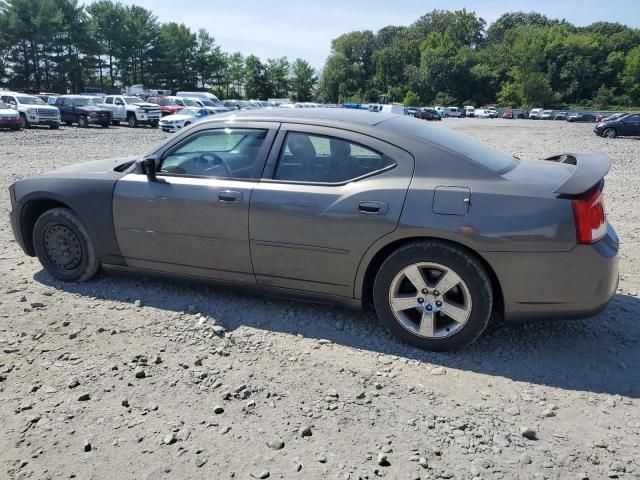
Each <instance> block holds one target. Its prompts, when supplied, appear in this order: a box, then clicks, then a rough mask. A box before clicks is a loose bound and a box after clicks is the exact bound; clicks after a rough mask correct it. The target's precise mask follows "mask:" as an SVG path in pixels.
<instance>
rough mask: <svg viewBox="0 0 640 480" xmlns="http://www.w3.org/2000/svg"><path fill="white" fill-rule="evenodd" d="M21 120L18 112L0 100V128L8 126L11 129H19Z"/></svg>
mask: <svg viewBox="0 0 640 480" xmlns="http://www.w3.org/2000/svg"><path fill="white" fill-rule="evenodd" d="M21 127H22V122H21V121H20V114H19V113H18V112H16V111H15V110H13V109H11V108H9V105H8V104H6V103H4V102H3V101H2V100H0V128H10V129H11V130H20V128H21Z"/></svg>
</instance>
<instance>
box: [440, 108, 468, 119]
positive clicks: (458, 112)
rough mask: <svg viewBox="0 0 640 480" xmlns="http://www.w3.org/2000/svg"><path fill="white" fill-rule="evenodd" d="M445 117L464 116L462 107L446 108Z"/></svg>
mask: <svg viewBox="0 0 640 480" xmlns="http://www.w3.org/2000/svg"><path fill="white" fill-rule="evenodd" d="M444 116H445V117H462V116H463V115H462V109H460V108H458V107H447V108H445V109H444Z"/></svg>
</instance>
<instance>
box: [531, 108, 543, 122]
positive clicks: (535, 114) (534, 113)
mask: <svg viewBox="0 0 640 480" xmlns="http://www.w3.org/2000/svg"><path fill="white" fill-rule="evenodd" d="M543 110H544V109H543V108H532V109H531V111H530V112H529V118H530V119H531V120H540V116H541V115H542V111H543Z"/></svg>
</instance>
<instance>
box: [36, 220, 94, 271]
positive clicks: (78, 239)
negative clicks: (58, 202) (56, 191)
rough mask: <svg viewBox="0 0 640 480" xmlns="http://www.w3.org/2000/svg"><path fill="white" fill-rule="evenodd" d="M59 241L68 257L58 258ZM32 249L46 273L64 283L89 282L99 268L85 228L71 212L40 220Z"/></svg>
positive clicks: (37, 223) (37, 221)
mask: <svg viewBox="0 0 640 480" xmlns="http://www.w3.org/2000/svg"><path fill="white" fill-rule="evenodd" d="M56 240H57V241H58V243H57V244H56ZM60 241H62V242H63V244H62V246H63V247H64V248H65V250H64V252H65V253H66V255H61V254H59V253H58V254H57V255H55V254H56V253H57V251H56V250H54V248H55V246H56V245H60V243H59V242H60ZM52 244H53V246H52ZM33 247H34V249H35V251H36V255H37V256H38V260H40V263H41V264H42V266H43V267H44V268H45V270H47V272H49V273H50V274H51V275H52V276H54V277H55V278H57V279H58V280H62V281H64V282H84V281H86V280H89V279H90V278H91V277H93V276H94V275H95V273H96V272H97V271H98V268H99V267H100V263H99V262H98V257H97V256H96V250H95V247H94V246H93V242H92V241H91V238H90V237H89V234H88V233H87V230H86V228H85V227H84V225H83V224H82V221H81V220H80V219H79V218H78V216H77V215H76V214H75V213H73V212H72V211H71V210H69V209H68V208H54V209H51V210H47V211H46V212H44V213H43V214H42V215H40V217H38V220H36V223H35V226H34V227H33ZM59 248H60V247H59ZM54 255H55V257H54ZM60 257H63V258H62V259H61V258H60ZM65 262H66V263H65Z"/></svg>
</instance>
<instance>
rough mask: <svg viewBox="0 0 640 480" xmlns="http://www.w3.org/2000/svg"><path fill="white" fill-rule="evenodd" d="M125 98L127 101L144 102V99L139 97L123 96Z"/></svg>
mask: <svg viewBox="0 0 640 480" xmlns="http://www.w3.org/2000/svg"><path fill="white" fill-rule="evenodd" d="M122 98H124V101H125V103H144V100H141V99H140V98H138V97H122Z"/></svg>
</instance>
